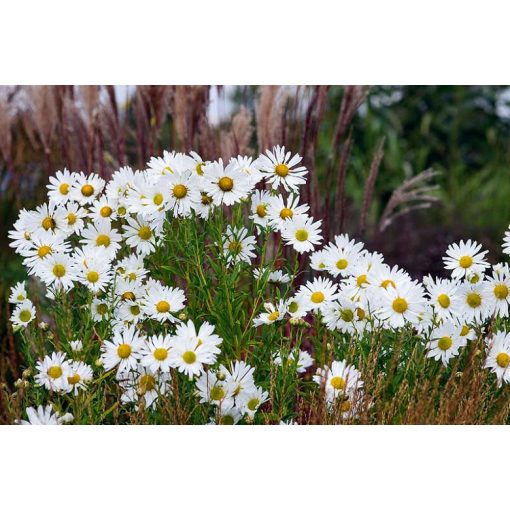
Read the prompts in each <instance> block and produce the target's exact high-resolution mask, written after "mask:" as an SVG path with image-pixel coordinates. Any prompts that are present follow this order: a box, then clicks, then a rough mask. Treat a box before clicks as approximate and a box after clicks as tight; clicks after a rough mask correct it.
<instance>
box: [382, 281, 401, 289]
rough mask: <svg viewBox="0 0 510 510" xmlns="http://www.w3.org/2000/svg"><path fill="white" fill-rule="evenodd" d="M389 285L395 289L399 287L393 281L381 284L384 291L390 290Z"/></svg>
mask: <svg viewBox="0 0 510 510" xmlns="http://www.w3.org/2000/svg"><path fill="white" fill-rule="evenodd" d="M388 285H391V286H392V287H393V288H394V289H396V288H397V286H396V285H395V282H394V281H393V280H384V281H383V282H382V283H381V287H382V288H383V289H387V288H388Z"/></svg>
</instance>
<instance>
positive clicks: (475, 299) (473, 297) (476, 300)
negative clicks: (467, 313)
mask: <svg viewBox="0 0 510 510" xmlns="http://www.w3.org/2000/svg"><path fill="white" fill-rule="evenodd" d="M466 301H467V304H468V305H469V306H470V307H471V308H478V307H479V306H480V305H481V304H482V298H481V296H480V294H477V293H476V292H470V293H469V294H468V295H467V298H466Z"/></svg>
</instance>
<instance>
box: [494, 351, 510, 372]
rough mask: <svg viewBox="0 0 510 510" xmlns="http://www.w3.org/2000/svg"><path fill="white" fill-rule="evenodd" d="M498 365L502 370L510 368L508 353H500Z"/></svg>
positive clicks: (497, 357)
mask: <svg viewBox="0 0 510 510" xmlns="http://www.w3.org/2000/svg"><path fill="white" fill-rule="evenodd" d="M496 363H497V364H498V365H499V366H500V367H501V368H506V367H508V365H510V356H509V355H508V354H507V353H506V352H500V353H499V354H498V355H497V356H496Z"/></svg>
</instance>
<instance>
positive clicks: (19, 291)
mask: <svg viewBox="0 0 510 510" xmlns="http://www.w3.org/2000/svg"><path fill="white" fill-rule="evenodd" d="M25 285H26V282H18V283H17V284H16V285H13V286H12V287H11V289H10V294H9V303H11V304H20V303H23V301H25V300H27V299H28V297H27V289H26V288H25Z"/></svg>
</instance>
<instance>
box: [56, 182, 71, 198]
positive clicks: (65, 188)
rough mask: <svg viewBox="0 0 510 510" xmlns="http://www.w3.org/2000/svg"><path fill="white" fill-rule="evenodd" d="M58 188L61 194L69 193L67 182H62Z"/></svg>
mask: <svg viewBox="0 0 510 510" xmlns="http://www.w3.org/2000/svg"><path fill="white" fill-rule="evenodd" d="M58 190H59V191H60V194H61V195H67V194H68V193H69V184H67V182H63V183H62V184H61V185H60V186H59V187H58Z"/></svg>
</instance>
